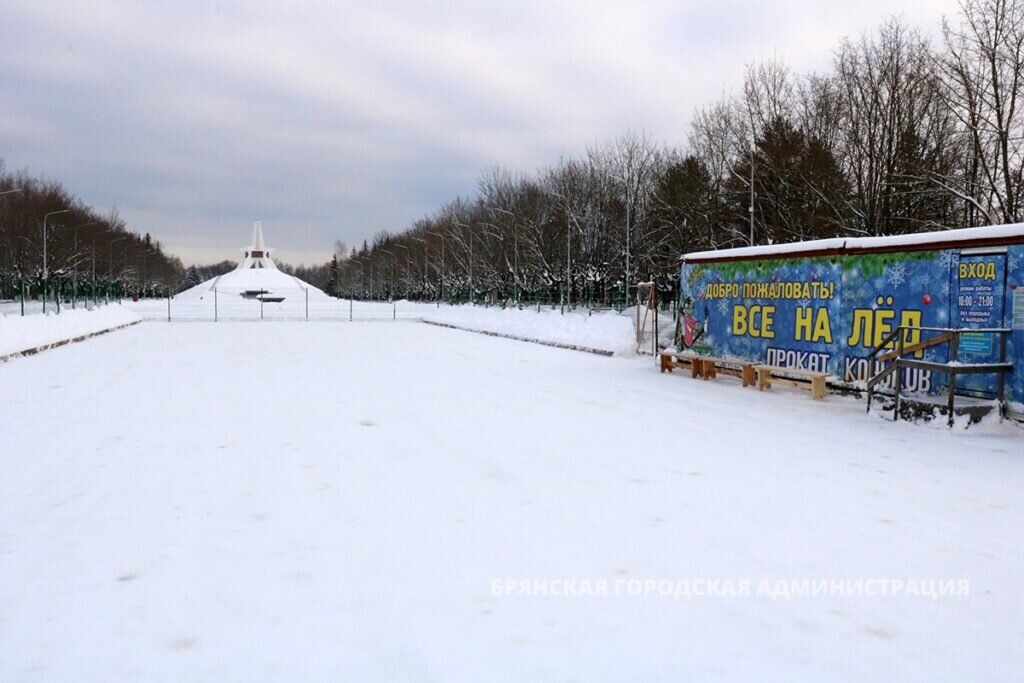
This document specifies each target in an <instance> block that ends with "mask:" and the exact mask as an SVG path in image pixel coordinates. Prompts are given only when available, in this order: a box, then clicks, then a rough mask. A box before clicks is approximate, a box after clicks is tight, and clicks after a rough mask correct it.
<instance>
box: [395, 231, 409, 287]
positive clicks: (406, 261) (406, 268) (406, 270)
mask: <svg viewBox="0 0 1024 683" xmlns="http://www.w3.org/2000/svg"><path fill="white" fill-rule="evenodd" d="M395 249H405V280H406V281H407V282H408V280H409V271H410V270H412V269H411V268H410V267H409V262H410V261H411V260H412V257H410V256H409V247H407V246H405V245H404V244H396V245H395ZM406 297H407V298H408V292H406Z"/></svg>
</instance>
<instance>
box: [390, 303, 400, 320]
mask: <svg viewBox="0 0 1024 683" xmlns="http://www.w3.org/2000/svg"><path fill="white" fill-rule="evenodd" d="M391 319H392V320H398V304H397V303H395V302H394V301H392V302H391Z"/></svg>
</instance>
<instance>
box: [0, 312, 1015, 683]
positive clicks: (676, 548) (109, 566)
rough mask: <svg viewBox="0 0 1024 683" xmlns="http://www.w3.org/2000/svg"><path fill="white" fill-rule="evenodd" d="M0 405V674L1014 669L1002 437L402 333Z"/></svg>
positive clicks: (293, 348)
mask: <svg viewBox="0 0 1024 683" xmlns="http://www.w3.org/2000/svg"><path fill="white" fill-rule="evenodd" d="M0 412H2V414H3V416H4V420H3V423H2V426H0V444H2V448H0V464H2V467H3V477H0V681H5V682H6V681H97V682H98V681H200V680H202V681H324V680H338V681H342V680H344V681H405V680H415V681H424V680H430V681H515V682H521V681H570V680H578V681H626V680H630V681H681V680H697V681H744V682H747V681H796V680H800V681H815V682H820V681H851V680H901V681H968V680H971V681H1016V680H1019V676H1020V671H1021V670H1022V669H1024V650H1022V648H1021V647H1020V642H1019V640H1020V635H1021V633H1022V632H1024V616H1022V615H1024V587H1022V584H1021V576H1024V550H1022V544H1021V539H1022V536H1021V529H1022V528H1024V497H1022V495H1021V491H1022V490H1024V432H1022V431H1021V430H1020V429H1019V428H1017V427H1013V426H1009V425H1000V424H984V425H981V426H980V427H975V428H971V429H970V430H966V431H964V430H959V429H958V430H954V431H948V430H946V429H944V428H937V427H930V426H920V425H912V424H907V423H898V424H893V423H890V422H886V421H884V420H882V419H880V418H879V417H878V416H874V415H865V414H864V413H863V404H862V403H861V402H857V401H854V400H852V399H843V398H840V397H830V398H829V400H827V401H824V402H812V401H810V400H809V398H808V397H807V395H806V394H805V393H804V392H796V391H790V390H786V389H780V390H773V392H772V393H767V392H766V393H758V392H757V391H755V390H753V389H750V388H747V389H743V388H741V387H740V386H739V383H738V381H735V380H732V379H731V378H720V379H718V380H715V381H711V382H699V381H696V380H693V379H690V378H689V377H687V376H684V374H683V373H680V372H676V373H673V374H672V375H671V376H669V375H661V374H659V372H658V370H657V369H656V367H655V366H654V363H653V362H652V361H651V360H650V359H639V358H617V357H616V358H605V357H599V356H594V355H591V354H584V353H576V352H571V351H563V350H559V349H552V348H547V347H542V346H537V345H532V344H525V343H520V342H514V341H509V340H504V339H497V338H493V337H486V336H481V335H474V334H469V333H464V332H459V331H454V330H449V329H443V328H437V327H431V326H428V325H423V324H417V323H411V322H401V321H399V322H397V323H389V324H382V323H373V324H371V323H363V324H359V323H356V324H352V323H342V322H338V323H329V322H322V323H289V322H279V323H274V324H254V323H224V324H216V325H214V324H166V323H157V322H147V323H143V324H141V325H137V326H134V327H131V328H128V329H126V330H123V331H120V332H116V333H114V334H110V335H105V336H102V337H97V338H95V339H92V340H89V341H86V342H83V343H80V344H74V345H71V346H66V347H62V348H60V349H56V350H52V351H48V352H46V353H43V354H40V355H37V356H32V357H28V358H21V359H16V360H13V361H11V362H8V363H5V364H0ZM705 579H707V580H714V581H719V582H720V583H719V584H717V585H718V586H719V589H721V588H722V587H724V586H725V585H726V584H725V583H721V582H730V583H729V584H728V585H731V586H733V588H737V587H740V586H741V585H742V584H741V583H740V582H742V581H747V582H750V584H751V586H752V588H751V590H750V593H749V594H739V595H727V594H714V595H708V594H707V591H706V590H699V591H698V590H696V589H697V587H698V586H702V587H704V588H706V587H707V584H705V583H698V582H702V581H704V580H705ZM805 579H808V580H813V581H830V582H837V583H840V582H843V581H849V582H854V581H861V580H869V581H873V582H874V583H871V584H869V585H870V586H871V587H873V588H874V590H873V591H871V592H873V593H876V594H875V595H867V594H865V592H861V593H860V594H846V595H841V594H838V593H837V592H836V591H834V590H831V591H825V592H822V593H820V594H818V595H813V596H811V595H796V594H794V593H796V592H799V589H797V588H795V587H796V586H798V585H800V582H801V581H803V580H805ZM573 580H575V581H576V583H575V584H568V583H567V581H573ZM911 580H913V581H921V582H925V581H929V580H936V581H946V580H952V581H956V584H955V585H956V586H957V587H960V586H962V585H964V584H965V583H966V584H968V585H969V594H961V593H962V592H961V591H958V594H953V595H945V596H942V597H941V598H940V599H931V598H929V597H926V596H920V595H913V594H908V592H907V591H906V590H902V591H900V592H899V594H898V595H880V594H877V593H878V592H879V590H880V586H881V585H883V584H882V583H881V582H882V581H885V582H887V583H885V584H884V585H886V586H891V585H892V584H891V583H888V582H895V581H902V582H906V581H911ZM524 581H525V582H527V583H525V584H524V583H523V582H524ZM656 581H661V582H663V583H662V584H655V583H647V582H656ZM666 581H667V582H670V583H671V584H672V585H673V586H682V585H684V582H685V585H686V586H688V587H689V588H690V589H691V590H690V591H689V595H675V596H673V595H665V594H663V592H662V591H661V590H660V589H658V590H651V589H649V588H645V586H659V585H663V584H664V582H666ZM601 582H604V584H603V585H606V586H607V591H606V593H607V594H604V595H601V594H598V595H579V594H575V595H547V596H544V595H536V594H533V595H523V594H522V593H538V592H541V591H542V590H547V591H548V592H549V593H566V592H576V593H578V592H579V591H580V589H581V587H583V586H588V587H589V588H590V589H594V590H598V592H599V587H600V586H601V585H602V583H601ZM791 583H792V585H794V591H788V590H787V591H784V592H785V593H786V594H785V595H783V594H782V593H780V592H779V591H778V590H776V589H777V588H778V587H779V586H782V585H787V586H788V585H790V584H791ZM764 584H767V585H769V586H771V587H773V594H772V595H767V594H761V593H760V591H759V587H761V586H762V585H764ZM571 585H572V586H574V588H571V589H570V586H571ZM851 585H852V583H851ZM860 585H861V586H862V587H864V586H865V584H863V583H861V584H860ZM902 585H905V584H902ZM915 585H926V584H915ZM522 586H528V587H529V589H528V590H523V589H522ZM516 587H518V588H516ZM542 587H545V588H543V589H542ZM718 592H719V593H720V592H721V590H719V591H718ZM509 593H516V594H511V595H510V594H509ZM698 593H703V594H698ZM687 597H689V598H691V599H687ZM786 597H788V598H789V599H786ZM677 598H678V599H677Z"/></svg>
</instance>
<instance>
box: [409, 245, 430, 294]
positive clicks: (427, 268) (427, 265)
mask: <svg viewBox="0 0 1024 683" xmlns="http://www.w3.org/2000/svg"><path fill="white" fill-rule="evenodd" d="M412 239H413V241H415V242H420V243H422V244H423V296H424V297H426V295H427V274H428V273H429V272H430V262H429V261H428V260H427V259H429V258H430V251H429V245H428V244H427V240H426V238H423V237H413V238H412Z"/></svg>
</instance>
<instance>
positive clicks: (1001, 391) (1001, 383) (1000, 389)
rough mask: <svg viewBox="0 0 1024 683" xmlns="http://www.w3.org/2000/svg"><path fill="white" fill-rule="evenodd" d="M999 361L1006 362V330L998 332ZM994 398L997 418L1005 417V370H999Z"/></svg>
mask: <svg viewBox="0 0 1024 683" xmlns="http://www.w3.org/2000/svg"><path fill="white" fill-rule="evenodd" d="M998 334H999V362H1000V363H1005V362H1006V334H1007V333H1006V332H999V333H998ZM996 382H997V384H996V386H997V388H996V398H997V399H998V400H999V418H1000V419H1002V418H1004V417H1006V415H1005V413H1006V371H1005V370H1000V371H999V379H997V380H996Z"/></svg>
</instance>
